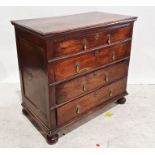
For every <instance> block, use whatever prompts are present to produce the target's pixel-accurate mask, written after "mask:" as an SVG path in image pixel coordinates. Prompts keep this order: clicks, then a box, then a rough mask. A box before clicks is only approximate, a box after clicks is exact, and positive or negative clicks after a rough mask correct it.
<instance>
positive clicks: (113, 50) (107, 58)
mask: <svg viewBox="0 0 155 155" xmlns="http://www.w3.org/2000/svg"><path fill="white" fill-rule="evenodd" d="M130 48H131V42H130V41H129V42H126V43H123V44H119V45H115V46H112V47H109V48H103V49H101V50H96V51H94V52H91V53H87V54H84V55H81V56H77V57H72V58H69V59H65V60H62V61H57V62H55V63H54V64H53V63H50V64H49V68H52V67H51V66H53V67H54V71H55V80H56V81H59V80H63V79H66V78H68V77H71V76H73V75H76V74H80V73H82V72H86V71H89V70H91V69H94V68H96V67H99V66H102V65H106V64H109V63H112V62H115V61H117V60H120V59H123V58H126V57H128V56H130ZM50 72H51V71H50V70H49V75H51V74H52V72H51V73H50Z"/></svg>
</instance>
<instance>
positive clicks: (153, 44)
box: [0, 6, 155, 84]
mask: <svg viewBox="0 0 155 155" xmlns="http://www.w3.org/2000/svg"><path fill="white" fill-rule="evenodd" d="M89 11H102V12H109V13H118V14H125V15H133V16H138V20H137V21H136V22H135V26H134V33H133V43H132V54H131V61H130V68H129V80H128V82H129V84H155V39H154V37H155V20H154V19H155V18H154V16H155V7H106V6H104V7H94V6H93V7H80V6H79V7H0V82H19V75H18V63H17V54H16V45H15V36H14V29H13V26H12V25H11V23H10V20H16V19H26V18H39V17H47V16H59V15H68V14H75V13H80V12H89ZM92 20H93V19H92Z"/></svg>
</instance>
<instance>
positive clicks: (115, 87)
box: [57, 78, 127, 126]
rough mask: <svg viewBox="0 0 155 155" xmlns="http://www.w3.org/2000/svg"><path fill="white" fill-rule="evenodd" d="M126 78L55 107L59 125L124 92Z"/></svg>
mask: <svg viewBox="0 0 155 155" xmlns="http://www.w3.org/2000/svg"><path fill="white" fill-rule="evenodd" d="M126 82H127V79H126V78H123V79H121V80H119V81H117V82H115V83H112V84H110V85H108V86H106V87H102V88H100V89H98V90H97V91H95V92H93V93H90V94H88V95H86V96H83V97H81V98H79V99H76V100H74V101H72V102H70V103H68V104H65V105H64V106H62V107H59V108H58V109H57V121H58V122H57V123H58V125H59V126H61V125H63V124H65V123H67V122H68V121H70V120H72V119H74V118H75V117H77V116H79V115H80V114H82V113H84V112H86V111H88V110H90V109H92V108H93V107H95V106H98V105H100V104H104V102H105V101H107V100H108V99H111V98H113V97H115V96H117V95H120V94H122V93H125V92H126Z"/></svg>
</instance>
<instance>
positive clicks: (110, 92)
mask: <svg viewBox="0 0 155 155" xmlns="http://www.w3.org/2000/svg"><path fill="white" fill-rule="evenodd" d="M109 96H110V97H112V96H113V94H112V90H111V89H110V91H109Z"/></svg>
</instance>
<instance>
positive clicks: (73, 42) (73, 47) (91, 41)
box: [54, 24, 132, 57]
mask: <svg viewBox="0 0 155 155" xmlns="http://www.w3.org/2000/svg"><path fill="white" fill-rule="evenodd" d="M131 36H132V26H131V25H129V24H128V26H125V27H121V28H113V29H110V30H107V31H104V30H103V31H101V32H92V33H90V34H88V35H85V36H75V37H70V38H69V37H68V38H65V39H62V40H57V41H55V42H54V56H55V57H57V56H62V55H67V54H71V53H76V52H80V51H84V50H87V49H91V48H94V47H97V46H102V45H106V44H111V43H113V42H116V41H120V40H124V39H127V38H130V37H131Z"/></svg>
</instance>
